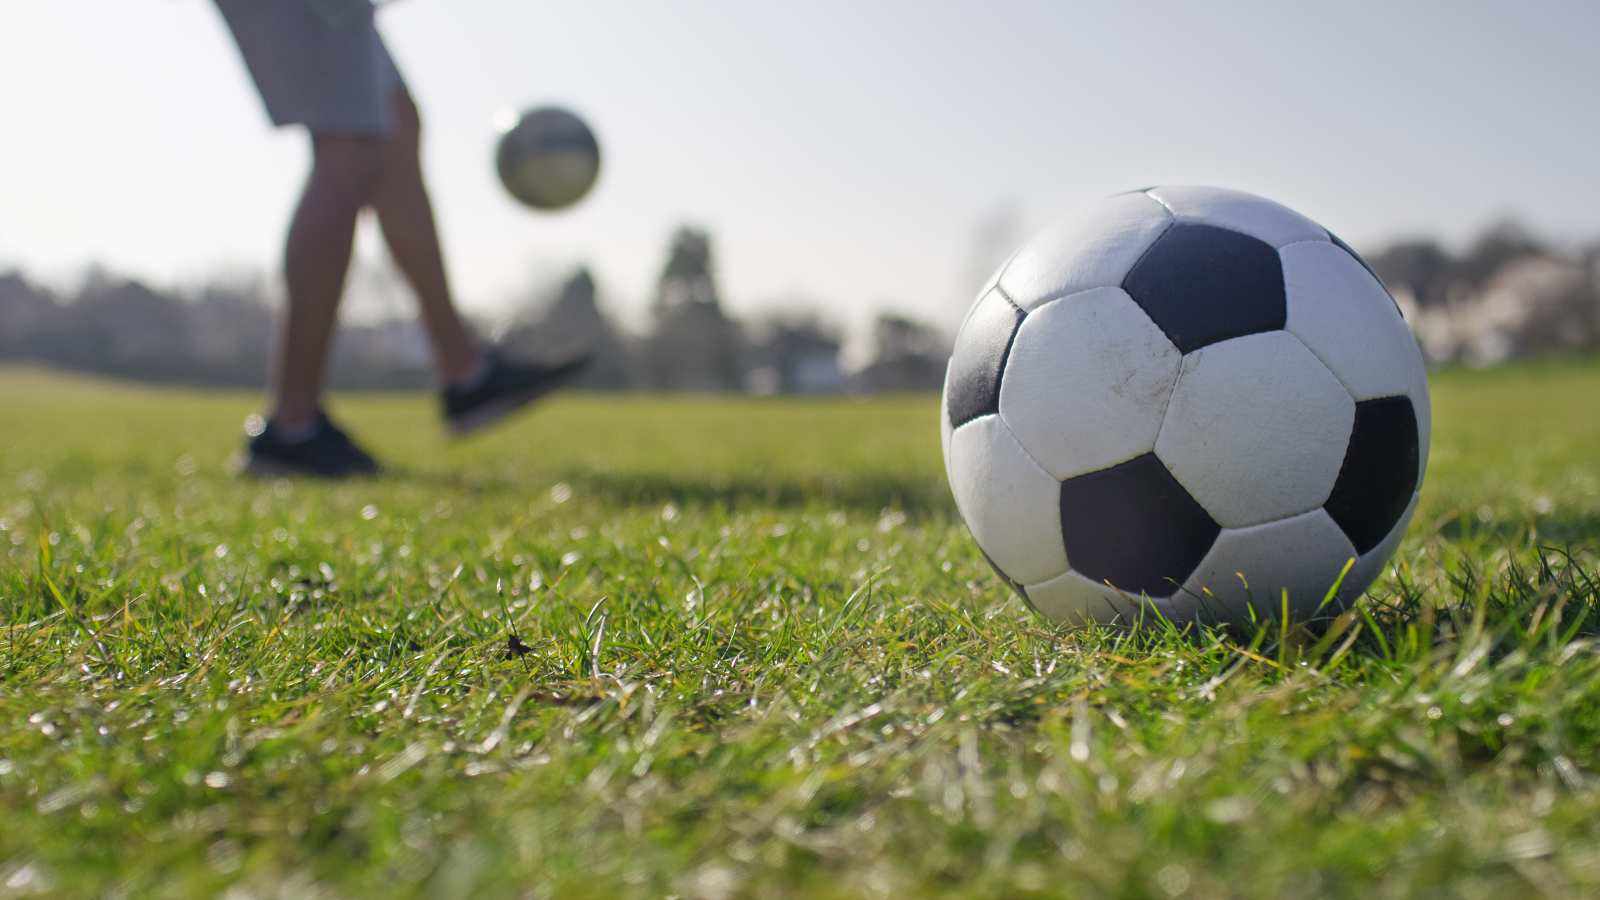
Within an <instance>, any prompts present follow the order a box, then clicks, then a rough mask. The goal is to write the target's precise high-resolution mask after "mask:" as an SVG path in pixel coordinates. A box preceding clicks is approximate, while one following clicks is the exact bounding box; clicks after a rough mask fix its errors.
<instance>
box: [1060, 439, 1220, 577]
mask: <svg viewBox="0 0 1600 900" xmlns="http://www.w3.org/2000/svg"><path fill="white" fill-rule="evenodd" d="M1221 530H1222V528H1221V526H1219V525H1218V524H1217V523H1216V522H1215V521H1214V520H1213V519H1212V518H1211V516H1210V515H1208V514H1207V513H1206V511H1205V509H1204V508H1202V507H1201V506H1200V504H1199V503H1196V502H1195V499H1194V498H1193V497H1191V496H1189V492H1188V491H1186V490H1184V489H1183V485H1181V484H1179V483H1178V481H1177V479H1175V478H1173V477H1172V473H1171V472H1168V471H1167V467H1166V465H1164V464H1163V463H1162V462H1161V460H1159V459H1157V458H1156V455H1155V454H1154V453H1146V454H1145V455H1143V456H1138V457H1135V458H1133V459H1130V460H1128V461H1127V462H1125V463H1118V464H1117V465H1114V466H1112V467H1111V468H1109V469H1101V470H1100V471H1098V472H1090V473H1089V474H1087V475H1079V476H1078V477H1076V478H1068V479H1067V480H1066V481H1063V482H1061V537H1062V542H1063V543H1064V544H1066V549H1067V562H1069V563H1071V564H1072V568H1073V569H1074V570H1075V571H1077V572H1078V574H1080V575H1083V576H1084V577H1086V578H1089V579H1090V580H1092V581H1104V582H1108V583H1110V584H1111V586H1112V587H1115V588H1117V589H1119V590H1122V591H1126V592H1127V593H1129V594H1149V595H1151V596H1153V597H1166V596H1168V595H1170V594H1172V593H1173V592H1174V591H1175V590H1177V587H1178V586H1179V585H1181V584H1183V582H1184V580H1185V579H1187V578H1188V577H1189V576H1190V575H1191V574H1193V572H1194V569H1195V566H1198V565H1199V564H1200V560H1201V559H1202V558H1204V557H1205V555H1206V551H1208V550H1210V549H1211V544H1212V542H1213V541H1215V540H1216V539H1217V534H1218V532H1220V531H1221Z"/></svg>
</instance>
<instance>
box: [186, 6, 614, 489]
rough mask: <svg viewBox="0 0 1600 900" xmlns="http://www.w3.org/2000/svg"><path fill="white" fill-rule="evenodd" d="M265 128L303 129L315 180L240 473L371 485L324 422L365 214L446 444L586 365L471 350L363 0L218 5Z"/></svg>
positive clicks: (291, 250) (405, 120)
mask: <svg viewBox="0 0 1600 900" xmlns="http://www.w3.org/2000/svg"><path fill="white" fill-rule="evenodd" d="M216 4H217V7H218V9H219V10H220V11H221V13H222V17H223V19H224V20H225V21H226V22H227V24H228V27H229V29H230V30H231V31H232V32H233V36H234V40H235V41H236V42H237V43H238V45H239V50H240V53H241V54H242V55H243V57H244V61H245V66H246V68H248V69H249V70H250V75H251V77H252V78H253V79H254V80H255V84H256V88H257V89H258V90H259V91H260V93H261V98H262V100H263V101H264V102H265V104H266V107H267V113H268V115H270V116H271V118H272V121H273V124H274V125H278V126H284V125H304V126H305V127H306V129H307V130H308V131H309V132H310V134H311V149H312V160H313V161H312V167H311V174H310V176H309V177H308V178H307V180H306V186H305V190H304V192H303V193H302V194H301V197H300V203H299V206H298V207H297V208H296V209H295V213H294V218H293V220H292V221H291V222H290V225H289V235H288V240H287V241H286V243H285V247H284V260H283V274H284V282H285V285H286V287H287V290H288V310H287V315H285V317H284V319H283V322H282V325H281V326H280V327H281V332H280V334H279V340H278V355H277V359H276V370H275V371H274V373H273V376H272V383H271V385H270V391H271V395H272V401H271V402H272V411H271V415H270V417H269V418H267V419H266V420H265V421H262V420H260V419H257V418H254V417H253V418H252V419H251V423H252V424H251V425H250V426H248V427H247V431H249V432H250V437H249V442H248V445H247V450H248V456H249V461H248V463H247V464H246V467H245V470H246V471H247V472H250V473H252V474H255V475H258V476H267V477H275V476H280V475H315V476H322V477H329V478H339V477H344V476H349V475H370V474H375V473H377V472H378V471H379V469H380V466H379V465H378V463H377V461H376V460H374V459H373V458H372V456H370V455H369V454H368V453H367V452H366V451H364V450H362V449H361V448H360V447H358V446H356V444H355V442H353V441H352V440H351V439H350V438H349V436H348V435H346V434H345V433H344V432H343V431H341V430H340V429H339V428H338V427H337V426H336V425H334V424H333V423H332V422H331V421H329V419H328V416H327V414H326V413H325V412H324V411H323V409H322V402H321V401H322V391H323V375H324V371H325V369H326V367H327V358H328V351H329V348H330V346H331V344H332V337H333V329H334V327H335V324H336V321H337V316H338V310H339V299H340V296H341V295H342V294H343V292H344V281H345V275H346V271H347V270H348V269H349V266H350V253H351V246H352V244H353V242H354V239H355V229H356V219H357V217H358V216H359V214H360V212H361V210H362V209H371V210H372V211H373V212H374V213H375V214H376V215H377V217H378V225H379V227H380V228H381V229H382V230H383V237H384V241H385V243H386V244H388V247H389V252H390V253H391V254H393V256H394V260H395V263H396V265H398V266H399V268H400V270H401V272H403V273H404V274H405V277H406V280H407V281H409V282H410V284H411V287H412V289H413V290H414V291H415V292H416V295H417V299H418V300H419V301H420V304H421V311H422V322H423V325H424V327H425V329H426V331H427V334H428V342H429V344H430V345H431V346H432V349H433V360H434V367H435V369H436V370H437V372H438V375H439V381H440V383H441V384H442V385H443V389H442V391H441V398H440V399H441V401H442V403H443V407H444V416H445V420H446V422H447V424H448V426H449V428H450V430H451V431H452V432H454V433H456V434H465V433H467V432H470V431H474V430H476V429H478V428H482V427H483V426H485V425H488V424H490V423H492V422H494V421H496V420H497V419H499V418H501V417H503V416H505V415H506V414H508V413H511V412H513V411H515V410H516V409H518V408H520V407H522V406H524V405H526V404H528V403H531V402H533V401H535V400H537V399H539V398H540V397H543V396H544V395H546V394H548V393H550V392H551V391H553V390H556V389H557V388H560V387H562V386H564V385H566V384H568V383H569V382H571V381H572V380H573V379H574V378H575V377H576V376H577V375H578V374H579V372H580V371H581V370H582V369H583V367H584V366H585V365H586V364H587V363H588V361H589V358H588V357H587V356H580V357H578V358H574V359H571V360H568V361H566V362H563V363H560V364H557V365H553V366H539V365H526V364H517V363H512V362H509V361H506V360H504V359H502V358H500V357H499V356H498V355H496V354H495V353H494V352H492V351H491V350H488V349H486V348H484V347H483V346H481V345H480V344H479V343H478V341H477V340H476V339H475V338H474V337H473V335H472V333H471V332H470V331H468V329H467V327H466V325H465V323H463V322H462V320H461V315H460V313H459V312H458V311H457V310H456V306H455V302H454V300H453V299H452V297H451V293H450V284H449V280H448V278H447V277H446V275H445V267H444V258H443V255H442V254H441V252H440V249H439V236H438V232H437V230H436V228H435V226H434V219H433V207H432V204H431V203H430V202H429V200H428V192H427V188H426V187H425V186H424V184H423V179H422V166H421V162H420V159H419V155H418V153H419V148H420V138H421V120H420V117H419V115H418V113H417V107H416V104H415V103H414V102H413V101H412V99H411V94H410V92H409V91H408V90H407V89H406V85H405V81H404V80H403V79H402V78H401V77H400V71H399V69H397V68H396V67H395V64H394V60H393V59H392V58H391V57H390V56H389V51H388V49H387V48H386V47H384V44H383V39H382V38H381V37H380V36H379V35H378V31H377V29H376V28H375V27H374V25H373V7H372V4H371V2H370V0H270V2H264V0H216Z"/></svg>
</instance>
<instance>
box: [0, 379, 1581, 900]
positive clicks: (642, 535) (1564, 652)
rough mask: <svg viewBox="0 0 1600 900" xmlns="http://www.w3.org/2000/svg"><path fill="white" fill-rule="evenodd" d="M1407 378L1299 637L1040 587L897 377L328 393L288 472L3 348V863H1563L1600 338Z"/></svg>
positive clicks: (468, 876) (463, 880) (96, 868)
mask: <svg viewBox="0 0 1600 900" xmlns="http://www.w3.org/2000/svg"><path fill="white" fill-rule="evenodd" d="M1434 390H1435V393H1434V408H1435V428H1434V436H1433V463H1432V465H1431V467H1430V470H1429V480H1428V483H1427V485H1426V486H1425V488H1424V492H1423V503H1422V506H1421V509H1420V510H1419V513H1418V515H1417V517H1416V520H1415V522H1414V525H1413V528H1412V532H1411V535H1410V536H1409V538H1408V539H1407V541H1406V543H1405V544H1404V545H1403V547H1402V549H1401V551H1400V552H1399V554H1398V555H1397V556H1396V559H1395V563H1394V565H1393V567H1392V568H1391V571H1390V572H1389V573H1388V574H1387V575H1386V576H1385V577H1384V578H1383V579H1382V580H1381V581H1380V582H1379V583H1378V584H1377V585H1375V586H1374V588H1373V590H1372V592H1371V593H1370V595H1369V597H1368V598H1367V599H1366V600H1364V601H1363V602H1362V603H1361V605H1360V606H1359V608H1358V609H1357V610H1356V612H1355V613H1353V614H1352V615H1351V616H1348V617H1346V618H1345V619H1343V620H1341V622H1340V623H1339V624H1338V625H1336V626H1335V628H1334V630H1333V632H1331V633H1330V634H1329V635H1328V636H1327V638H1326V639H1319V638H1318V636H1317V635H1312V634H1307V633H1305V632H1297V631H1290V632H1289V633H1287V634H1285V633H1283V632H1281V631H1280V630H1279V629H1278V627H1277V626H1267V627H1264V628H1263V629H1262V630H1260V631H1259V632H1258V633H1255V634H1249V635H1242V636H1241V635H1228V634H1223V633H1206V634H1201V635H1190V636H1183V635H1178V634H1174V633H1172V632H1171V631H1168V630H1162V629H1158V628H1150V629H1145V630H1142V631H1137V632H1132V633H1128V632H1116V631H1090V632H1085V631H1072V630H1068V629H1060V628H1055V627H1053V626H1050V625H1049V624H1048V623H1046V622H1044V621H1042V620H1040V619H1038V618H1036V617H1035V616H1033V615H1032V614H1031V613H1029V612H1028V611H1027V610H1026V609H1025V608H1024V607H1022V605H1021V604H1020V603H1019V602H1018V601H1016V600H1014V599H1012V598H1011V597H1009V596H1008V594H1007V592H1006V591H1005V590H1004V589H1003V588H1002V587H1001V586H1000V585H999V584H997V582H996V580H995V578H994V577H993V576H992V575H991V574H990V573H989V572H988V570H987V568H986V567H985V566H984V565H983V563H982V560H981V558H980V557H979V556H978V553H977V550H976V548H975V546H974V545H973V544H972V542H971V540H970V538H969V537H968V536H967V534H966V532H965V529H964V528H963V526H962V525H961V524H960V521H959V518H958V517H957V515H956V513H955V511H954V507H953V505H952V503H951V501H950V498H949V494H948V491H947V489H946V488H945V485H944V478H943V472H942V466H941V463H940V460H939V449H938V436H937V432H936V424H935V423H936V422H937V405H936V404H937V401H936V400H935V399H934V398H931V397H921V396H917V397H889V398H879V399H875V400H871V401H855V400H816V401H811V400H761V401H755V400H743V399H686V398H676V397H617V398H611V397H584V396H573V397H564V398H561V399H558V400H555V401H553V402H551V403H549V404H548V405H547V406H545V407H543V408H541V409H540V410H539V411H538V412H537V413H535V414H533V415H530V416H527V417H525V418H523V419H521V420H519V421H517V422H516V423H514V424H512V425H510V426H508V427H506V428H503V429H501V430H498V431H495V432H493V433H492V434H489V435H487V436H484V437H481V438H477V439H474V440H471V441H468V442H463V443H449V442H447V441H445V440H444V439H443V438H442V437H440V436H439V429H438V427H437V424H436V421H435V418H434V417H435V412H434V410H433V409H432V407H431V406H430V405H429V404H428V402H427V401H426V399H425V398H421V397H413V396H364V397H354V396H351V397H342V398H338V403H337V411H338V412H339V413H340V414H341V415H342V417H343V418H345V419H346V420H347V421H348V422H349V423H350V424H351V425H352V426H353V430H354V431H355V432H356V433H357V434H358V435H359V436H360V437H362V438H364V439H366V440H367V441H368V442H369V443H370V444H371V445H372V446H373V448H374V449H375V450H377V451H379V452H380V453H381V455H382V456H383V457H384V459H385V460H386V461H387V462H389V463H390V464H391V465H392V467H393V468H394V470H395V472H396V474H395V475H393V476H391V477H388V478H385V479H381V480H376V481H369V482H356V483H348V484H336V485H324V484H318V483H309V482H304V481H297V482H292V483H291V482H287V481H283V482H275V483H272V482H269V483H257V482H252V481H247V480H241V479H239V478H237V477H235V476H234V475H233V474H231V468H230V457H231V456H232V455H233V454H234V453H235V452H236V450H237V448H238V440H239V437H238V435H239V424H240V422H241V421H242V419H243V418H244V416H245V415H246V414H247V413H248V412H251V411H252V410H253V409H254V407H255V405H256V403H257V400H256V398H254V397H251V396H244V395H232V394H209V393H184V392H175V391H161V390H153V389H145V388H136V387H128V386H116V385H108V384H104V383H97V382H89V381H80V380H74V379H70V378H67V377H65V376H60V375H51V374H45V373H37V372H28V371H10V372H6V373H3V374H0V428H3V438H0V526H4V527H5V531H4V532H0V898H4V897H12V896H21V895H24V894H30V893H37V894H41V895H57V896H74V897H100V896H105V897H146V896H147V897H175V898H181V897H215V896H226V897H229V898H232V900H244V898H247V897H248V898H259V900H267V898H297V897H334V896H348V897H384V898H401V897H412V896H418V897H486V898H492V897H514V898H521V897H560V898H574V897H662V896H681V897H713V898H716V897H784V898H787V897H808V898H809V897H817V898H832V897H841V898H842V897H864V898H869V900H872V898H886V897H962V898H965V897H1012V896H1057V897H1106V898H1137V897H1152V898H1168V897H1197V898H1198V897H1249V898H1322V897H1329V898H1334V897H1352V898H1355V897H1360V898H1368V897H1469V898H1470V897H1484V898H1491V897H1492V898H1496V900H1500V898H1516V897H1541V896H1547V897H1579V896H1586V895H1593V894H1594V893H1596V892H1597V891H1600V793H1597V790H1596V788H1597V787H1600V780H1597V779H1596V776H1595V775H1594V774H1592V772H1593V769H1594V766H1595V765H1597V763H1600V760H1597V759H1596V756H1597V754H1596V749H1597V746H1600V745H1597V731H1600V652H1597V649H1600V648H1597V645H1596V644H1595V643H1593V638H1594V637H1595V635H1596V633H1597V632H1600V610H1597V607H1596V599H1597V598H1596V594H1597V591H1596V588H1595V585H1594V583H1593V581H1592V578H1593V577H1594V576H1596V575H1597V574H1600V566H1597V564H1596V558H1595V550H1596V540H1595V538H1596V537H1597V536H1600V458H1597V451H1596V448H1597V447H1600V368H1597V367H1595V366H1592V365H1586V364H1572V363H1568V364H1559V365H1557V364H1551V365H1543V366H1527V367H1521V368H1513V369H1506V370H1498V371H1491V372H1467V371H1452V372H1446V373H1443V374H1441V375H1439V376H1437V377H1436V379H1435V387H1434ZM7 540H9V543H5V541H7ZM513 645H514V646H516V647H517V648H518V652H517V654H511V653H509V652H508V650H509V649H510V648H511V647H512V646H513Z"/></svg>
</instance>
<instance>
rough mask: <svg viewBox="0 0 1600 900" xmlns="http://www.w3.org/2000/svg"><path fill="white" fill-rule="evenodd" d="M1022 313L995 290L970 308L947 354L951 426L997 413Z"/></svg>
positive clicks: (958, 425)
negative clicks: (1009, 356) (1002, 376)
mask: <svg viewBox="0 0 1600 900" xmlns="http://www.w3.org/2000/svg"><path fill="white" fill-rule="evenodd" d="M1025 315H1026V313H1024V312H1023V311H1022V310H1021V309H1020V308H1019V307H1018V306H1017V305H1016V304H1015V303H1012V302H1011V299H1010V298H1008V297H1007V296H1006V295H1005V294H1003V293H1001V292H1000V290H999V289H998V288H996V289H995V290H992V291H990V292H989V293H987V294H985V295H984V296H983V299H982V300H979V301H978V305H977V306H975V307H973V309H972V313H971V315H969V316H967V321H966V324H964V325H962V326H961V333H960V334H957V335H956V346H955V349H954V350H952V351H951V353H950V373H949V375H948V376H946V377H947V379H948V384H949V388H950V427H951V428H960V427H961V426H962V425H964V424H966V423H968V422H970V421H972V420H973V419H976V418H978V417H979V416H987V415H990V414H993V413H998V412H999V411H1000V376H1001V375H1004V374H1005V371H1006V355H1007V354H1009V353H1010V352H1011V341H1012V339H1014V338H1015V337H1016V336H1017V327H1018V326H1020V325H1021V324H1022V318H1023V316H1025Z"/></svg>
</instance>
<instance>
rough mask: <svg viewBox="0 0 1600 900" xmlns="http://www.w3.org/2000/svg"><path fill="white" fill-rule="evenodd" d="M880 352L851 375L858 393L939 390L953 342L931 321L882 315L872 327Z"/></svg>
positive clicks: (853, 389) (851, 382)
mask: <svg viewBox="0 0 1600 900" xmlns="http://www.w3.org/2000/svg"><path fill="white" fill-rule="evenodd" d="M873 337H874V338H875V343H876V345H877V354H876V355H875V356H874V357H873V360H872V362H871V363H870V364H868V365H867V367H866V368H864V369H862V370H861V371H859V372H857V373H856V374H855V375H854V376H853V377H852V378H851V379H850V390H851V391H853V392H855V393H862V394H875V393H886V392H892V391H937V390H939V389H940V388H941V387H943V386H944V370H945V365H946V364H947V363H948V362H949V361H950V345H949V344H948V343H946V342H945V338H944V335H942V334H940V333H939V331H938V330H937V329H936V328H934V327H933V326H931V325H926V324H923V323H920V322H916V321H913V320H912V319H908V318H906V317H904V316H897V315H881V316H879V317H878V321H877V323H876V324H875V325H874V327H873Z"/></svg>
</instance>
